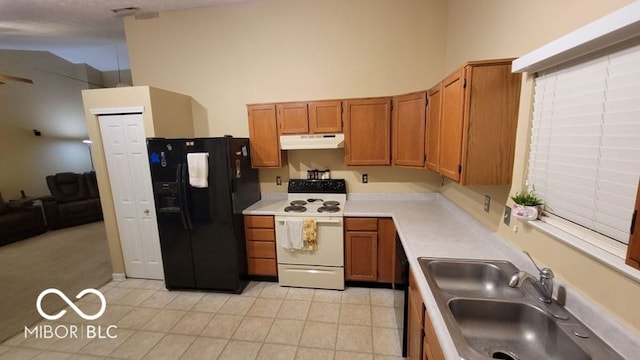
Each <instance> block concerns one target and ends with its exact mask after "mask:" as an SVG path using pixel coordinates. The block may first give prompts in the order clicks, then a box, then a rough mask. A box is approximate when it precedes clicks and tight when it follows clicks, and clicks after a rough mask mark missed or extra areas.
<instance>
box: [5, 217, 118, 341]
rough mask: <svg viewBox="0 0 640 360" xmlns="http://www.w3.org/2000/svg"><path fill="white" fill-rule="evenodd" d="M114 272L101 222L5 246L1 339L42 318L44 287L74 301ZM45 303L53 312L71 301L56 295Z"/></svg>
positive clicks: (109, 279)
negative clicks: (38, 302) (38, 301)
mask: <svg viewBox="0 0 640 360" xmlns="http://www.w3.org/2000/svg"><path fill="white" fill-rule="evenodd" d="M111 273H112V268H111V259H110V257H109V249H108V247H107V237H106V233H105V229H104V223H103V222H102V221H100V222H94V223H91V224H85V225H80V226H75V227H71V228H66V229H60V230H53V231H48V232H46V233H44V234H42V235H38V236H34V237H32V238H29V239H25V240H21V241H18V242H15V243H12V244H9V245H5V246H2V247H0V289H1V291H0V294H1V295H0V342H2V341H4V340H6V339H8V338H10V337H11V336H13V335H15V334H16V333H18V332H20V331H23V330H24V327H25V326H31V325H33V324H35V323H37V322H39V321H41V320H42V317H41V316H40V314H38V311H37V310H36V299H37V298H38V295H39V294H40V292H42V291H43V290H45V289H48V288H56V289H59V290H60V291H62V292H63V293H64V294H65V295H66V296H68V297H69V298H70V299H72V300H75V296H76V294H78V293H79V292H80V291H82V290H84V289H86V288H99V287H101V286H102V285H104V284H106V283H107V282H109V281H111ZM42 304H43V309H44V310H45V311H46V312H47V313H49V314H55V313H56V312H58V311H59V310H60V309H62V308H64V307H65V306H66V303H65V302H64V301H62V300H61V299H60V298H58V297H57V296H56V295H47V296H45V297H44V298H43V301H42Z"/></svg>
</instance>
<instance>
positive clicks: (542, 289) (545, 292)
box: [509, 251, 553, 303]
mask: <svg viewBox="0 0 640 360" xmlns="http://www.w3.org/2000/svg"><path fill="white" fill-rule="evenodd" d="M523 253H525V254H526V255H527V256H528V257H529V259H531V262H533V266H535V267H536V269H538V271H539V272H540V279H539V280H538V279H536V278H535V276H533V275H531V274H529V273H528V272H526V271H519V272H517V273H515V274H513V275H511V278H509V286H510V287H512V288H515V287H521V286H522V285H523V284H524V281H525V280H527V279H531V283H532V284H533V286H534V287H535V289H536V290H537V291H538V293H539V294H540V297H539V298H538V299H539V300H540V301H543V302H545V303H551V300H552V297H551V296H552V295H553V271H551V269H549V268H542V269H540V267H538V264H536V262H535V261H534V260H533V258H532V257H531V255H529V253H528V252H526V251H523Z"/></svg>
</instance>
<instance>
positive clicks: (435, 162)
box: [425, 83, 442, 172]
mask: <svg viewBox="0 0 640 360" xmlns="http://www.w3.org/2000/svg"><path fill="white" fill-rule="evenodd" d="M427 95H428V98H427V101H428V106H427V121H426V122H427V135H426V139H425V141H426V143H425V155H426V157H427V161H426V165H427V169H431V170H433V171H435V172H439V171H440V161H439V157H440V109H441V108H442V106H441V103H442V84H441V83H439V84H438V85H436V86H434V87H432V88H431V89H430V90H429V91H428V92H427Z"/></svg>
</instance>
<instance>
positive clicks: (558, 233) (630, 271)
mask: <svg viewBox="0 0 640 360" xmlns="http://www.w3.org/2000/svg"><path fill="white" fill-rule="evenodd" d="M526 223H527V224H529V225H531V227H533V228H536V229H538V230H540V231H542V232H544V233H546V234H548V235H550V236H552V237H554V238H556V239H558V240H560V241H561V242H563V243H565V244H567V245H569V246H571V247H573V248H575V249H577V250H579V251H581V252H582V253H584V254H585V255H587V256H589V257H591V258H593V259H594V260H596V261H598V262H600V263H602V264H604V265H606V266H608V267H610V268H612V269H613V270H615V271H617V272H619V273H621V274H623V275H625V276H627V277H629V278H630V279H632V280H635V281H640V271H639V270H636V269H634V268H632V267H631V266H629V265H627V264H625V262H624V261H625V259H624V255H623V256H622V257H621V256H620V254H615V253H614V252H612V251H607V250H604V249H603V248H601V247H599V246H596V245H594V244H592V243H590V242H588V241H586V240H584V239H581V238H579V237H577V236H575V235H572V234H570V233H568V232H566V231H564V230H561V229H560V228H558V227H556V226H553V225H551V224H549V223H547V222H545V221H541V220H535V221H528V222H526Z"/></svg>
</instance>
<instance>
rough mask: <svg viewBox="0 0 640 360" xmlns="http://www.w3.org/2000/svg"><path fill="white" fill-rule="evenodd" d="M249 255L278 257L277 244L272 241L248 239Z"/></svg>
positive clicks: (254, 256) (252, 256)
mask: <svg viewBox="0 0 640 360" xmlns="http://www.w3.org/2000/svg"><path fill="white" fill-rule="evenodd" d="M247 256H248V257H250V258H266V259H275V258H276V244H275V243H274V242H272V241H247Z"/></svg>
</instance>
